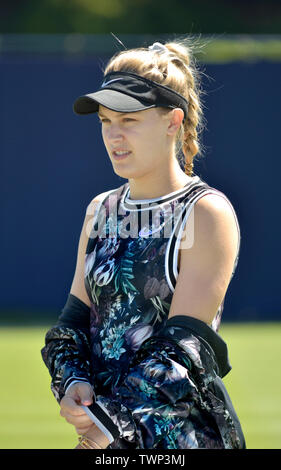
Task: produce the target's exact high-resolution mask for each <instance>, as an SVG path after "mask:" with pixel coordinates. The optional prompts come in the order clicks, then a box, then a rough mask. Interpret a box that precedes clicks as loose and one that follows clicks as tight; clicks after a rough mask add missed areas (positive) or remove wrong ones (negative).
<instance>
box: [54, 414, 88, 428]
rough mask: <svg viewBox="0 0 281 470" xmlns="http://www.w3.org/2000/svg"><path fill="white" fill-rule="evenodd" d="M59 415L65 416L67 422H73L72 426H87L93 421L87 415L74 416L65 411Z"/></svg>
mask: <svg viewBox="0 0 281 470" xmlns="http://www.w3.org/2000/svg"><path fill="white" fill-rule="evenodd" d="M61 416H62V417H63V418H65V420H66V421H67V422H68V423H70V424H73V425H74V426H79V427H89V426H91V425H92V424H93V421H92V420H91V419H90V418H89V416H87V415H82V416H74V415H72V414H70V413H65V414H61Z"/></svg>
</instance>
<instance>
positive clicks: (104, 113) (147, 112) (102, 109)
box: [98, 104, 157, 118]
mask: <svg viewBox="0 0 281 470" xmlns="http://www.w3.org/2000/svg"><path fill="white" fill-rule="evenodd" d="M156 112H157V111H156V108H149V109H144V110H142V111H135V112H132V113H131V112H130V113H128V112H127V113H121V112H118V111H112V110H111V109H109V108H106V107H105V106H102V105H101V104H100V105H99V109H98V115H99V116H103V117H113V118H115V117H116V118H117V117H121V116H125V115H129V116H143V117H145V116H148V115H150V114H154V113H156Z"/></svg>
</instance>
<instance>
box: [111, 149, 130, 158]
mask: <svg viewBox="0 0 281 470" xmlns="http://www.w3.org/2000/svg"><path fill="white" fill-rule="evenodd" d="M131 153H132V152H131V151H130V150H113V151H112V156H113V158H114V159H115V160H124V159H125V158H127V157H128V156H129V155H130V154H131Z"/></svg>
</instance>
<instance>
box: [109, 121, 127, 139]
mask: <svg viewBox="0 0 281 470" xmlns="http://www.w3.org/2000/svg"><path fill="white" fill-rule="evenodd" d="M106 136H107V139H108V140H109V141H110V142H112V143H116V142H120V141H122V140H123V138H124V136H123V133H122V131H121V129H120V126H119V125H118V124H113V123H111V124H110V126H108V128H107V129H106Z"/></svg>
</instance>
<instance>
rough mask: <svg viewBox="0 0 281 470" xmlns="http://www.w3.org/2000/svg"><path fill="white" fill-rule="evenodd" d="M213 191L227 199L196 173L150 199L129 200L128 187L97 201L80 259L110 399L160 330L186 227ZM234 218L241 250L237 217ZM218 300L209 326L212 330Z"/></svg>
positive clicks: (97, 363)
mask: <svg viewBox="0 0 281 470" xmlns="http://www.w3.org/2000/svg"><path fill="white" fill-rule="evenodd" d="M210 193H215V194H219V195H221V196H222V197H224V198H226V199H227V197H226V196H225V195H224V193H222V192H220V191H218V190H217V189H215V188H211V187H210V186H209V185H208V184H207V183H206V182H204V181H203V180H202V179H200V178H199V177H198V176H194V177H193V178H191V180H190V182H189V183H188V184H187V185H186V186H185V187H183V188H182V189H180V190H178V191H175V192H173V193H170V194H168V195H166V196H163V197H160V198H156V199H149V200H132V199H130V187H129V183H126V184H124V185H122V186H120V187H119V188H117V189H114V190H113V191H109V192H108V193H106V195H105V197H104V200H103V201H102V202H101V203H100V206H99V209H98V211H97V212H96V213H95V216H94V217H93V221H92V231H91V234H90V236H89V241H88V245H87V249H86V258H85V286H86V290H87V293H88V295H89V298H90V299H91V315H90V335H91V337H90V343H91V355H92V361H91V363H92V367H93V375H94V377H95V383H96V386H97V393H100V394H103V393H107V394H108V393H109V391H110V393H111V394H113V395H114V393H116V391H117V389H118V385H120V383H121V381H122V380H123V378H124V375H125V374H126V371H127V370H128V367H129V363H130V361H131V359H132V358H133V356H134V354H135V352H136V351H137V350H138V348H139V347H140V345H141V344H142V342H143V341H144V340H146V339H147V338H149V337H150V336H152V335H153V334H155V333H156V332H157V330H159V329H160V328H161V327H162V326H164V325H165V322H166V320H167V318H168V315H169V309H170V305H171V302H172V298H173V293H174V290H175V287H176V281H177V276H178V252H179V245H180V242H181V241H182V239H181V235H182V230H183V227H184V226H185V224H186V221H187V219H188V217H189V216H190V214H191V211H192V208H193V206H194V204H195V203H196V201H198V199H200V198H201V197H203V196H204V195H206V194H210ZM227 201H228V202H229V200H228V199H227ZM229 204H230V206H231V208H232V209H233V207H232V205H231V203H230V202H229ZM233 212H234V215H235V211H234V209H233ZM235 219H236V222H237V229H238V232H239V248H240V231H239V225H238V221H237V218H236V215H235ZM185 242H187V243H189V241H188V240H187V241H185ZM239 248H238V251H237V257H236V261H235V265H234V269H233V273H232V276H233V275H234V272H235V269H236V266H237V262H238V256H239ZM223 303H224V302H222V303H221V305H220V307H219V309H218V311H217V314H216V316H215V318H214V321H213V323H212V328H213V329H214V330H215V331H218V328H219V324H220V319H221V314H222V311H223ZM183 313H184V312H183Z"/></svg>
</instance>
